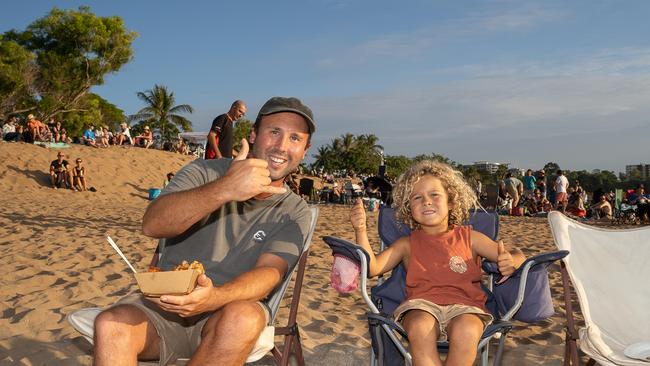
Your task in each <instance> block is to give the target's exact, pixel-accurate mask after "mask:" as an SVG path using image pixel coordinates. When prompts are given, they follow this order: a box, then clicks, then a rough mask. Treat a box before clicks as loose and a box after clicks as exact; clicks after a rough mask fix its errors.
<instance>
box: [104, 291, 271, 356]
mask: <svg viewBox="0 0 650 366" xmlns="http://www.w3.org/2000/svg"><path fill="white" fill-rule="evenodd" d="M257 303H258V304H259V305H260V306H261V307H262V309H263V310H264V314H265V315H266V324H268V323H269V320H270V318H271V315H270V314H271V312H270V310H269V308H268V306H267V305H266V304H264V303H263V302H260V301H258V302H257ZM118 305H132V306H135V307H137V308H138V309H140V310H142V311H143V312H144V313H145V314H146V315H147V318H149V321H151V323H152V324H153V325H154V327H156V332H157V333H158V336H159V337H160V365H166V364H168V363H169V362H172V361H175V360H176V359H178V358H190V357H192V354H194V351H196V349H197V348H198V346H199V344H200V343H201V331H202V330H203V326H204V325H205V323H206V322H207V321H208V319H210V316H211V315H212V314H213V312H210V313H204V314H200V315H197V316H194V317H190V318H182V317H180V316H178V315H176V314H174V313H169V312H166V311H163V310H162V309H160V308H159V307H158V305H156V304H154V303H152V302H151V301H148V300H146V299H145V298H144V296H142V294H138V293H135V294H131V295H127V296H125V297H123V298H121V299H120V300H119V301H118V302H116V303H115V304H114V305H113V306H111V307H115V306H118ZM260 338H261V337H260ZM256 348H257V344H256V345H255V347H253V350H255V349H256Z"/></svg>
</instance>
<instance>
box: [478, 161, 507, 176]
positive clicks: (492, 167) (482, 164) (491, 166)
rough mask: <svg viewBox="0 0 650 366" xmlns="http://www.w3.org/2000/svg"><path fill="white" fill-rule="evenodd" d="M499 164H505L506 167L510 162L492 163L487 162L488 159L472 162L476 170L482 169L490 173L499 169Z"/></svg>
mask: <svg viewBox="0 0 650 366" xmlns="http://www.w3.org/2000/svg"><path fill="white" fill-rule="evenodd" d="M501 165H505V166H506V168H507V167H508V165H510V164H509V163H492V162H489V161H475V162H474V167H475V168H476V170H482V171H484V172H489V173H490V174H494V173H496V172H497V170H499V167H500V166H501Z"/></svg>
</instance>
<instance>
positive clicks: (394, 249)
mask: <svg viewBox="0 0 650 366" xmlns="http://www.w3.org/2000/svg"><path fill="white" fill-rule="evenodd" d="M350 221H351V222H352V227H353V228H354V235H355V241H356V243H357V244H359V246H361V247H362V248H363V249H365V250H366V252H368V255H369V256H370V263H369V264H368V271H369V272H370V273H369V274H370V276H373V277H374V276H378V275H380V274H383V273H386V272H388V271H390V270H391V269H393V268H395V266H397V265H398V264H399V263H400V262H401V261H402V259H403V258H404V250H403V249H404V247H405V246H404V244H403V243H401V244H400V241H401V239H400V240H398V241H397V242H395V243H394V244H393V245H391V246H390V247H388V248H387V249H386V250H384V251H383V252H381V253H379V254H378V255H375V252H374V251H373V250H372V247H371V246H370V241H369V240H368V232H367V231H366V211H365V208H364V207H363V202H362V201H361V199H360V198H357V200H356V202H355V204H354V206H353V207H352V210H351V212H350ZM407 244H408V240H407ZM407 247H408V246H407Z"/></svg>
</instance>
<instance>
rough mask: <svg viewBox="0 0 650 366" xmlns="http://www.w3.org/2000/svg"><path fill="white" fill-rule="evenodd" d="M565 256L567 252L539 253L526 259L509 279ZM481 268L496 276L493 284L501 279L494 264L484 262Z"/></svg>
mask: <svg viewBox="0 0 650 366" xmlns="http://www.w3.org/2000/svg"><path fill="white" fill-rule="evenodd" d="M567 255H569V251H568V250H558V251H554V252H547V253H540V254H537V255H534V256H532V257H530V258H526V260H525V261H524V262H523V263H522V264H521V266H519V268H517V269H516V270H515V272H514V273H513V274H512V275H510V277H511V278H512V277H519V276H521V275H522V272H523V271H526V272H529V271H530V270H533V269H534V268H535V267H536V266H538V265H545V266H548V265H550V264H551V263H553V262H555V261H557V260H559V259H562V258H564V257H566V256H567ZM529 263H531V264H530V266H528V264H529ZM481 267H482V268H483V271H484V272H485V273H487V274H493V275H496V276H495V278H494V281H495V282H497V281H499V280H500V279H501V273H500V272H499V268H498V266H497V264H496V263H494V262H490V261H487V260H484V261H483V263H481Z"/></svg>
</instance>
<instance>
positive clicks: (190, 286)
mask: <svg viewBox="0 0 650 366" xmlns="http://www.w3.org/2000/svg"><path fill="white" fill-rule="evenodd" d="M200 275H201V271H199V270H197V269H186V270H181V271H161V272H139V273H136V274H135V280H136V281H138V287H140V291H142V293H143V294H144V295H145V296H151V297H160V296H162V295H187V294H189V293H190V292H192V290H194V287H196V281H197V279H198V278H199V276H200Z"/></svg>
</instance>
